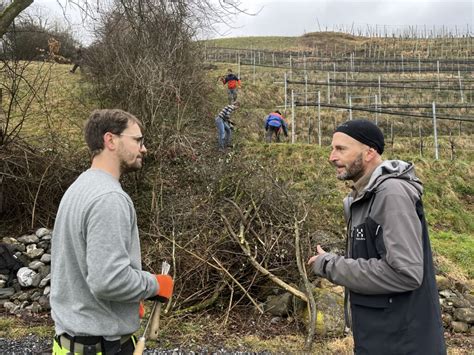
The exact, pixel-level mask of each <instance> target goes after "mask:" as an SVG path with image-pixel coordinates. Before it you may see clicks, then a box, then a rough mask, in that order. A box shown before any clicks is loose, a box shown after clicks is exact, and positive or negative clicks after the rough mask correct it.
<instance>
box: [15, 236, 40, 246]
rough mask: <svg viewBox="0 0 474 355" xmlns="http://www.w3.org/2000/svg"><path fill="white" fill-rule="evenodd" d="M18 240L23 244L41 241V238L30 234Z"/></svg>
mask: <svg viewBox="0 0 474 355" xmlns="http://www.w3.org/2000/svg"><path fill="white" fill-rule="evenodd" d="M18 241H19V242H20V243H23V244H34V243H38V242H39V238H38V237H37V236H36V235H35V234H28V235H23V236H21V237H20V238H18Z"/></svg>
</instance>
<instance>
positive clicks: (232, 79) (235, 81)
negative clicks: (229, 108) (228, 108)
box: [221, 69, 241, 105]
mask: <svg viewBox="0 0 474 355" xmlns="http://www.w3.org/2000/svg"><path fill="white" fill-rule="evenodd" d="M221 80H222V83H223V84H224V85H227V95H228V97H229V105H231V104H232V103H234V102H235V101H237V88H239V89H240V87H241V82H240V79H239V78H238V77H237V76H236V75H235V74H234V73H232V69H227V75H226V76H225V77H222V79H221Z"/></svg>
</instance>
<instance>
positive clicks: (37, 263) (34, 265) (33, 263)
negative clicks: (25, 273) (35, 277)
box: [28, 260, 44, 271]
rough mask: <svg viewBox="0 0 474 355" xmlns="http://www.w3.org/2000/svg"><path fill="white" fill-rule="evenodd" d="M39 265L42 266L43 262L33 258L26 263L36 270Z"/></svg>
mask: <svg viewBox="0 0 474 355" xmlns="http://www.w3.org/2000/svg"><path fill="white" fill-rule="evenodd" d="M41 266H44V263H42V262H41V261H39V260H33V261H32V262H31V263H29V264H28V267H29V268H30V269H31V270H35V271H38V270H39V268H40V267H41Z"/></svg>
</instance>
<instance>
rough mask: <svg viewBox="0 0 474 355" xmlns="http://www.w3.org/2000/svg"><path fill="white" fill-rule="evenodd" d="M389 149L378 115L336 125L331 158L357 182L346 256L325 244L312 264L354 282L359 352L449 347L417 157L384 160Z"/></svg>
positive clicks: (349, 200) (351, 300)
mask: <svg viewBox="0 0 474 355" xmlns="http://www.w3.org/2000/svg"><path fill="white" fill-rule="evenodd" d="M383 150H384V137H383V134H382V132H381V131H380V129H379V128H378V127H377V126H376V125H375V124H373V123H372V122H370V121H367V120H353V121H348V122H346V123H343V124H342V125H340V126H339V127H338V128H337V129H336V131H335V133H334V135H333V139H332V152H331V155H330V157H329V160H330V162H331V163H332V164H333V165H334V166H335V167H336V174H337V175H336V176H337V178H338V179H340V180H352V181H353V182H354V185H353V187H352V192H351V193H350V194H349V195H348V196H347V197H346V198H345V199H344V211H345V217H346V221H347V250H346V256H345V257H343V256H338V255H336V254H333V253H330V252H325V251H324V250H323V249H322V248H321V246H319V245H318V246H317V254H316V255H314V256H312V257H311V258H310V259H309V260H308V264H309V265H311V267H312V270H313V271H314V273H315V274H316V275H318V276H321V277H324V278H327V279H328V280H329V281H331V282H333V283H335V284H337V285H342V286H345V287H346V302H345V307H346V309H345V310H346V318H347V320H348V321H352V324H349V325H351V327H352V333H353V336H354V347H355V348H354V351H355V353H356V354H357V355H359V354H376V355H378V354H384V355H385V354H386V355H388V354H430V355H435V354H446V347H445V342H444V338H443V326H442V322H441V312H440V306H439V298H438V292H437V287H436V283H435V273H434V268H433V261H432V253H431V247H430V241H429V237H428V229H427V224H426V221H425V215H424V211H423V205H422V200H421V196H422V192H423V188H422V185H421V182H420V181H419V180H418V178H417V177H416V176H415V170H414V166H413V164H412V163H407V162H404V161H401V160H386V161H384V160H382V157H381V154H382V153H383ZM349 304H350V314H351V317H350V319H349V317H348V314H349Z"/></svg>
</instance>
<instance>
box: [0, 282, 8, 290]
mask: <svg viewBox="0 0 474 355" xmlns="http://www.w3.org/2000/svg"><path fill="white" fill-rule="evenodd" d="M6 284H7V282H6V281H5V280H0V288H4V287H5V285H6Z"/></svg>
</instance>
